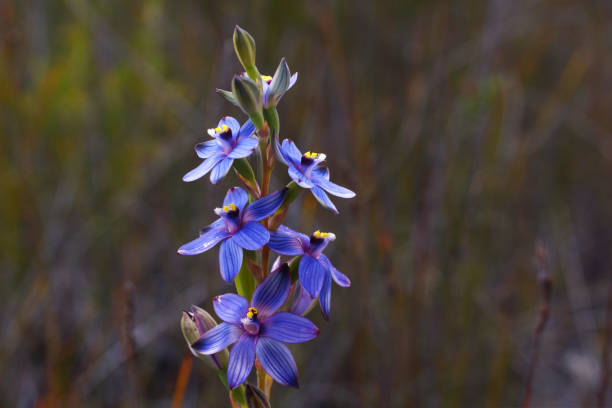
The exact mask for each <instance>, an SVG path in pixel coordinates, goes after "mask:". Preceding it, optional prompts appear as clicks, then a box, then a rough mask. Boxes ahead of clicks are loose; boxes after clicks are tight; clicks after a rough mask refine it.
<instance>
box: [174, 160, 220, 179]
mask: <svg viewBox="0 0 612 408" xmlns="http://www.w3.org/2000/svg"><path fill="white" fill-rule="evenodd" d="M224 158H225V156H224V155H222V154H217V155H215V156H212V157H209V158H208V159H206V160H204V161H203V162H202V163H200V165H199V166H198V167H196V168H195V169H193V170H191V171H190V172H188V173H187V174H185V175H184V176H183V181H186V182H190V181H194V180H197V179H199V178H200V177H204V176H205V175H206V174H207V173H208V172H209V171H210V170H211V169H212V168H213V167H215V166H216V165H217V163H219V162H220V161H221V160H223V159H224Z"/></svg>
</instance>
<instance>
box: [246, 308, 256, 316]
mask: <svg viewBox="0 0 612 408" xmlns="http://www.w3.org/2000/svg"><path fill="white" fill-rule="evenodd" d="M254 316H257V309H255V308H254V307H249V311H248V312H247V317H248V318H249V319H252V318H253V317H254Z"/></svg>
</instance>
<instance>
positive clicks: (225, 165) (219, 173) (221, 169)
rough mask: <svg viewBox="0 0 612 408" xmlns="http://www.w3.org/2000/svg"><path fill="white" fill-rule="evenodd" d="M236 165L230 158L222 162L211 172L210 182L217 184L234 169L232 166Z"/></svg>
mask: <svg viewBox="0 0 612 408" xmlns="http://www.w3.org/2000/svg"><path fill="white" fill-rule="evenodd" d="M233 163H234V159H232V158H230V157H226V158H224V159H223V160H221V161H220V162H219V163H218V164H217V165H216V166H215V167H214V168H213V169H212V171H211V172H210V182H211V183H213V184H217V181H219V180H221V179H222V178H223V177H224V176H225V175H226V174H227V172H228V171H229V169H230V168H232V164H233Z"/></svg>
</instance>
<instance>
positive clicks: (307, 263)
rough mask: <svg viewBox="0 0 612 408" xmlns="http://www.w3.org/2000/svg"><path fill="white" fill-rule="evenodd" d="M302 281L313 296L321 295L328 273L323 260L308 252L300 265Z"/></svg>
mask: <svg viewBox="0 0 612 408" xmlns="http://www.w3.org/2000/svg"><path fill="white" fill-rule="evenodd" d="M298 273H299V275H300V282H302V286H304V289H306V291H307V292H308V293H310V294H311V295H312V296H319V292H320V291H321V286H322V285H323V280H324V279H325V275H327V274H328V272H327V270H326V269H325V267H324V266H323V265H322V264H321V262H319V261H317V260H316V259H314V258H313V257H312V256H310V255H308V254H306V255H304V256H303V257H302V260H301V261H300V264H299V266H298Z"/></svg>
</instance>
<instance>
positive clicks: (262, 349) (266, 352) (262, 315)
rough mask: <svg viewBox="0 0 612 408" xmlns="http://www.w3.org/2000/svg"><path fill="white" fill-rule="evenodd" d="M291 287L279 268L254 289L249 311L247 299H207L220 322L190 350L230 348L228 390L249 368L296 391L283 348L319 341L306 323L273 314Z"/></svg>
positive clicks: (286, 272)
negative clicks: (256, 368)
mask: <svg viewBox="0 0 612 408" xmlns="http://www.w3.org/2000/svg"><path fill="white" fill-rule="evenodd" d="M290 286H291V273H290V271H289V266H288V265H287V264H286V263H285V264H282V265H281V266H280V267H279V268H278V269H277V270H276V271H275V272H272V273H271V274H270V275H269V276H268V277H267V278H266V279H264V281H263V282H261V284H260V285H259V286H258V287H257V288H256V289H255V292H254V293H253V297H252V299H251V307H249V304H248V301H247V299H245V298H244V297H242V296H239V295H236V294H234V293H226V294H224V295H221V296H217V297H215V298H214V299H213V306H214V308H215V312H216V313H217V315H218V316H219V317H220V318H221V319H222V320H223V323H220V324H219V325H218V326H215V327H214V328H212V329H211V330H209V331H207V332H206V333H204V335H203V336H202V337H200V338H199V339H198V340H197V341H196V342H195V343H193V344H192V345H191V347H192V348H193V349H194V350H196V351H198V352H200V353H202V354H214V353H217V352H219V351H221V350H223V349H224V348H226V347H227V346H229V345H231V344H233V343H236V344H235V345H234V347H232V349H231V350H230V353H229V362H228V366H227V382H228V385H229V387H230V388H232V389H234V388H236V387H237V386H239V385H240V384H242V383H243V382H244V381H245V380H246V379H247V377H248V376H249V373H250V372H251V369H252V368H253V363H254V362H255V356H257V359H258V360H259V363H260V364H261V366H262V367H263V369H264V370H265V371H266V372H267V373H268V374H269V375H270V377H272V378H273V379H274V380H276V381H277V382H278V383H280V384H283V385H287V386H291V387H296V388H297V387H298V378H297V367H296V364H295V360H294V359H293V355H292V354H291V352H290V351H289V349H288V348H287V346H285V345H284V344H283V343H302V342H305V341H308V340H312V339H314V338H315V337H317V336H318V335H319V329H318V328H317V327H316V326H315V325H314V324H313V323H312V322H311V321H310V320H308V319H306V318H305V317H302V316H298V315H296V314H293V313H289V312H277V310H278V309H279V308H280V307H281V306H282V305H283V304H284V303H285V300H286V299H287V296H288V295H289V287H290Z"/></svg>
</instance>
